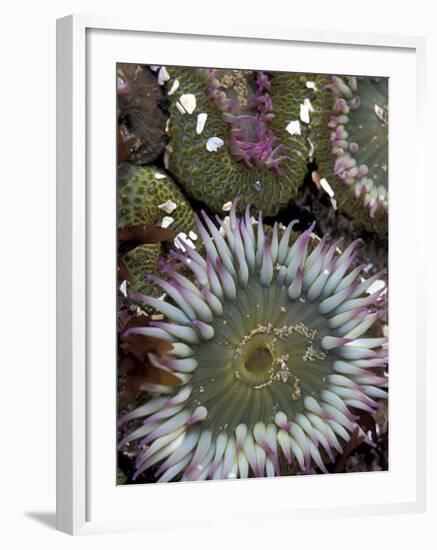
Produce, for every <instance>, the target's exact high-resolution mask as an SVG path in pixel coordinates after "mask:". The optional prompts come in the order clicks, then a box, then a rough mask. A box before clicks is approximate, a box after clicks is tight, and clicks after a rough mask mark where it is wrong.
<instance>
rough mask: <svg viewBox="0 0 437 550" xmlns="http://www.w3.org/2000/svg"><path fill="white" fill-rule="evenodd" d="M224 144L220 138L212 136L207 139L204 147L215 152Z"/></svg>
mask: <svg viewBox="0 0 437 550" xmlns="http://www.w3.org/2000/svg"><path fill="white" fill-rule="evenodd" d="M224 144H225V142H224V141H223V140H222V139H221V138H219V137H217V136H214V137H210V138H209V139H208V141H207V142H206V148H207V150H208V151H209V152H210V153H215V152H216V151H218V150H219V149H220V147H223V145H224Z"/></svg>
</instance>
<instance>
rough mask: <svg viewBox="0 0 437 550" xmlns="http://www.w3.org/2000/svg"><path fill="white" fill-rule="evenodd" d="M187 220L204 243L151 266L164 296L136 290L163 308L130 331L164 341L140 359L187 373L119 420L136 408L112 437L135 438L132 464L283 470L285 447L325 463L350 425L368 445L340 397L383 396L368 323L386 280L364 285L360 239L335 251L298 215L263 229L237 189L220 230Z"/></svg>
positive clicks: (361, 401)
mask: <svg viewBox="0 0 437 550" xmlns="http://www.w3.org/2000/svg"><path fill="white" fill-rule="evenodd" d="M196 221H197V226H198V232H199V235H200V237H201V239H202V243H203V247H204V253H202V254H199V253H198V252H197V251H196V250H193V249H191V248H188V249H187V250H186V252H185V253H184V254H181V253H179V252H175V253H174V254H173V255H172V256H173V262H172V263H171V264H168V265H167V266H163V267H162V269H163V272H164V273H165V275H166V276H167V279H166V280H164V279H160V278H157V277H152V279H153V280H154V281H155V282H156V284H158V285H159V286H160V287H161V288H162V290H163V291H164V292H165V293H166V295H167V297H166V299H165V300H159V299H156V298H153V297H150V296H146V295H143V294H136V295H133V296H132V299H134V300H137V301H138V302H139V303H140V304H142V305H143V306H146V307H150V308H155V309H156V310H157V311H159V312H161V313H162V314H163V315H164V316H165V320H164V321H152V322H150V323H149V326H147V327H143V328H133V329H129V331H128V332H129V333H136V334H144V335H147V336H150V337H157V338H160V339H164V340H166V341H168V342H171V343H172V345H173V349H172V351H171V353H168V354H164V355H162V356H160V357H157V356H154V355H153V354H149V359H150V361H151V362H152V364H153V365H154V366H156V367H158V368H162V369H169V370H171V371H172V372H174V373H176V374H177V376H178V377H179V378H180V379H181V381H182V388H181V389H179V390H177V393H176V390H173V389H170V391H171V392H172V395H170V396H169V395H160V393H159V392H160V389H159V388H156V393H157V395H156V397H154V398H152V399H151V400H150V401H149V402H148V403H146V404H145V405H143V406H142V407H139V408H138V409H136V410H133V411H131V412H129V413H128V414H127V415H125V416H124V417H123V418H121V419H120V425H122V424H124V423H125V422H129V421H132V420H135V419H138V418H143V423H142V425H140V427H138V428H137V429H133V431H132V432H131V433H128V435H126V436H125V437H124V438H123V439H122V441H121V442H120V448H124V447H125V446H127V445H132V444H133V442H135V441H138V442H139V443H138V448H137V451H135V450H134V449H132V451H133V452H134V453H135V452H136V454H137V456H138V459H137V462H136V468H137V469H136V473H135V477H137V476H138V475H139V474H141V472H143V471H144V470H146V469H148V468H150V467H152V466H154V465H157V466H158V469H157V471H156V476H157V478H158V480H159V481H170V480H172V479H183V480H194V479H219V478H235V477H242V478H244V477H247V476H248V475H249V474H253V475H255V476H265V475H267V476H272V475H279V474H280V470H279V463H280V459H281V457H280V454H281V453H282V455H283V457H284V458H285V460H286V461H287V462H288V463H289V464H291V463H295V464H297V465H298V468H299V469H300V471H301V472H302V473H309V472H312V471H314V468H315V467H317V468H319V469H320V470H321V471H323V472H326V471H327V470H326V466H325V464H326V462H328V461H330V460H333V459H334V455H335V454H336V453H341V452H342V449H343V445H345V443H347V441H349V439H350V434H351V433H352V432H353V431H354V430H356V429H357V430H358V431H359V433H361V434H362V435H363V437H364V438H365V439H366V441H367V442H368V443H369V444H372V442H371V441H370V440H369V439H368V437H367V436H366V434H364V433H363V432H362V429H361V428H360V427H359V425H358V424H357V418H356V416H355V415H354V414H352V412H351V411H350V409H349V408H350V407H353V408H355V409H361V410H365V411H367V412H369V413H373V412H374V411H375V410H376V408H377V406H378V404H377V402H376V401H375V398H385V397H386V396H387V394H386V392H385V391H384V390H382V389H381V388H382V387H384V386H386V383H387V379H386V377H385V375H384V373H385V367H386V364H387V340H386V339H385V338H378V337H369V336H367V333H368V330H369V329H370V328H371V327H372V325H373V324H374V322H375V321H376V320H377V319H378V318H379V317H380V316H381V315H382V313H383V310H382V302H383V300H384V289H380V290H379V291H377V292H373V293H372V292H368V290H369V289H370V288H371V286H372V283H373V282H374V281H375V280H377V279H378V277H379V276H380V275H379V274H377V275H375V276H373V277H370V278H369V279H367V280H365V279H364V278H362V269H363V266H357V267H354V260H355V254H354V250H355V248H356V247H357V245H358V241H356V242H354V243H353V244H351V245H350V246H349V247H348V248H347V249H346V250H344V252H343V253H342V254H339V252H338V243H337V242H334V243H332V244H331V243H329V242H328V238H327V237H325V238H324V239H322V240H321V241H318V240H317V239H314V238H313V235H312V230H313V227H310V228H309V229H308V230H306V231H305V232H304V233H302V234H301V235H300V236H299V237H297V238H296V236H295V235H293V234H292V228H293V225H294V224H295V223H296V222H292V223H290V225H289V226H288V227H287V228H286V229H285V228H283V229H282V230H280V228H279V226H278V224H275V226H274V227H273V230H272V234H271V238H270V237H269V236H267V234H266V232H265V231H264V227H263V224H262V216H261V215H260V216H259V218H258V223H257V224H254V223H253V218H251V217H250V207H249V206H248V207H247V209H246V213H245V216H244V218H238V217H237V215H236V203H235V202H234V203H233V205H232V209H231V212H230V217H229V218H228V219H227V220H221V221H220V230H219V229H218V227H217V226H216V225H214V224H213V223H212V221H211V220H210V218H209V217H208V216H207V215H206V214H204V213H203V221H200V219H198V218H197V216H196ZM181 268H183V269H186V268H188V269H190V270H191V272H192V275H193V277H194V279H190V278H187V277H185V276H184V275H182V274H181ZM377 371H379V374H375V372H377ZM151 389H152V391H153V388H151Z"/></svg>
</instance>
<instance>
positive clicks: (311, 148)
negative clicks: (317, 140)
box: [307, 138, 315, 160]
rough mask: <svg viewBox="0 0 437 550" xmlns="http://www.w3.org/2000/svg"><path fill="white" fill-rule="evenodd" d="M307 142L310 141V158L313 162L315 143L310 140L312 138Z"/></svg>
mask: <svg viewBox="0 0 437 550" xmlns="http://www.w3.org/2000/svg"><path fill="white" fill-rule="evenodd" d="M307 141H308V144H309V146H310V151H309V153H308V156H309V158H310V160H313V156H314V151H315V147H314V144H313V142H312V141H311V140H310V138H307Z"/></svg>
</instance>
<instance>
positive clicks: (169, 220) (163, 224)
mask: <svg viewBox="0 0 437 550" xmlns="http://www.w3.org/2000/svg"><path fill="white" fill-rule="evenodd" d="M173 222H174V218H172V217H171V216H164V218H162V222H161V227H163V228H164V229H166V228H167V227H168V226H169V225H171V224H172V223H173Z"/></svg>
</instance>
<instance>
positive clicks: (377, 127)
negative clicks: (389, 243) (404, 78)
mask: <svg viewBox="0 0 437 550" xmlns="http://www.w3.org/2000/svg"><path fill="white" fill-rule="evenodd" d="M334 78H335V79H336V80H335V82H336V83H338V85H335V84H334V85H333V84H332V79H331V77H328V76H326V77H324V76H320V77H316V78H315V81H316V84H317V92H316V94H315V98H314V100H313V107H314V112H313V113H312V120H311V130H310V139H311V141H312V142H313V144H314V149H315V151H314V156H315V161H316V163H317V166H318V171H319V175H320V177H321V178H325V179H326V180H327V181H328V183H329V185H330V186H331V187H332V189H333V191H334V193H335V200H336V201H337V204H338V207H339V208H340V209H341V210H342V211H344V212H345V213H346V214H347V215H348V216H349V217H350V218H352V219H353V221H354V225H355V226H356V228H357V229H360V228H364V229H366V230H367V231H373V232H376V233H378V234H379V235H385V234H386V233H387V226H388V218H387V210H388V80H387V79H386V78H381V79H378V78H370V77H359V78H351V79H343V78H339V77H334ZM339 100H340V101H342V102H343V105H344V107H343V109H339V103H338V101H339ZM340 105H341V103H340ZM336 129H339V131H340V134H339V135H340V137H339V141H337V143H338V146H336V144H335V143H333V140H334V133H335V131H336ZM341 158H346V162H348V163H350V166H351V168H352V170H353V172H354V173H353V175H351V177H344V178H341V177H339V174H338V172H339V170H338V165H339V163H340V162H341ZM357 170H358V174H356V173H355V172H356V171H357ZM360 170H363V171H364V172H365V173H364V172H363V174H360ZM375 203H376V204H375ZM372 207H373V208H372Z"/></svg>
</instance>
